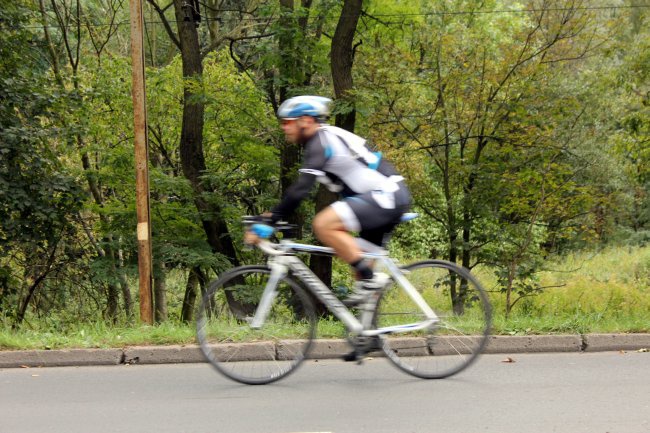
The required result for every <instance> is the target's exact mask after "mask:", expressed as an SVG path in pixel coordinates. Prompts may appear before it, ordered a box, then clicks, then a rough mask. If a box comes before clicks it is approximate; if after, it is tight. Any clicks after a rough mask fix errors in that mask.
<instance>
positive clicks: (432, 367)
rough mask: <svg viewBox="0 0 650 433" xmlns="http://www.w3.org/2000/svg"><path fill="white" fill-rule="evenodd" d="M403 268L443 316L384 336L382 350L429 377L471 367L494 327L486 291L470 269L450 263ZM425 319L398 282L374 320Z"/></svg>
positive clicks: (404, 322) (394, 360)
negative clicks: (421, 326) (417, 327)
mask: <svg viewBox="0 0 650 433" xmlns="http://www.w3.org/2000/svg"><path fill="white" fill-rule="evenodd" d="M402 270H403V271H404V273H405V275H406V277H407V279H408V280H409V282H410V283H411V284H412V285H413V287H415V289H416V290H417V291H418V292H419V293H420V295H421V296H422V298H423V299H424V301H425V302H426V303H427V304H428V305H429V307H430V308H431V309H432V310H433V311H434V312H435V313H436V315H437V316H438V319H439V321H438V322H437V323H434V324H433V325H431V326H430V327H429V328H427V329H425V330H414V331H409V332H399V333H398V332H395V333H393V334H390V335H386V336H384V337H383V338H382V349H383V350H384V352H385V353H386V355H387V356H388V359H390V361H391V362H392V363H393V364H395V365H396V366H397V367H398V368H400V369H401V370H403V371H405V372H406V373H409V374H411V375H413V376H416V377H420V378H424V379H440V378H444V377H448V376H451V375H454V374H456V373H458V372H460V371H461V370H463V369H465V368H467V367H468V366H469V365H470V364H471V363H472V362H474V360H476V358H477V356H478V355H479V354H480V353H481V351H482V350H483V349H484V347H485V345H486V344H487V339H488V335H489V332H490V320H491V308H490V303H489V300H488V297H487V295H486V293H485V290H484V289H483V287H482V286H481V284H480V283H479V282H478V281H477V280H476V279H475V278H474V277H473V276H472V275H471V274H470V272H469V271H467V270H466V269H465V268H462V267H460V266H458V265H456V264H454V263H451V262H446V261H442V260H427V261H422V262H417V263H413V264H411V265H408V266H406V267H404V268H402ZM425 319H426V318H425V316H424V313H423V312H422V311H421V309H420V308H418V307H417V306H416V305H415V303H414V302H413V301H412V300H411V298H410V297H409V296H408V295H407V294H406V292H405V291H404V290H402V289H401V288H400V287H398V286H397V284H394V285H393V286H392V287H390V288H389V289H388V290H387V291H386V292H385V293H384V294H383V295H382V297H381V299H380V300H379V304H378V306H377V312H376V316H375V325H376V326H377V328H383V327H389V326H396V325H407V324H417V323H421V322H422V321H423V320H425ZM407 328H408V327H404V329H407Z"/></svg>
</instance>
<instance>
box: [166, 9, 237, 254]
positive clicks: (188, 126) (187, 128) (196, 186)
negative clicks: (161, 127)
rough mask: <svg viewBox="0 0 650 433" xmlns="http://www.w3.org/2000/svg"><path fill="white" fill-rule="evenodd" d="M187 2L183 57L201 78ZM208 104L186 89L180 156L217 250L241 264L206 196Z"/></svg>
mask: <svg viewBox="0 0 650 433" xmlns="http://www.w3.org/2000/svg"><path fill="white" fill-rule="evenodd" d="M183 4H184V2H183V1H182V0H175V1H174V7H175V11H176V22H177V25H178V29H179V30H178V33H179V41H180V46H181V58H182V61H183V79H185V80H201V79H202V76H203V65H202V63H201V51H200V45H199V35H198V31H197V28H196V26H195V24H194V22H193V21H184V17H185V15H184V10H183ZM204 114H205V104H204V103H203V102H201V101H200V98H196V95H194V94H193V93H192V92H191V90H190V88H189V87H188V86H185V88H184V90H183V121H182V126H181V140H180V159H181V167H182V169H183V175H184V176H185V177H186V178H187V179H188V180H189V181H190V184H191V185H192V190H193V192H194V203H195V205H196V208H197V210H198V212H199V217H200V218H201V223H202V225H203V230H204V231H205V234H206V236H207V240H208V243H209V244H210V247H211V248H212V250H213V251H214V252H219V253H221V254H223V255H225V256H226V257H228V259H229V260H230V261H231V263H232V264H233V265H235V266H236V265H238V264H239V261H238V259H237V254H236V250H235V246H234V245H233V242H232V238H231V236H230V233H229V231H228V226H227V224H226V222H225V220H224V219H223V217H222V216H221V209H220V208H219V207H218V206H210V205H209V204H208V203H207V202H206V200H205V199H204V198H203V194H204V193H205V192H208V191H206V190H205V188H204V186H203V184H202V181H201V176H202V175H203V173H204V172H205V170H206V164H205V155H204V153H203V122H204Z"/></svg>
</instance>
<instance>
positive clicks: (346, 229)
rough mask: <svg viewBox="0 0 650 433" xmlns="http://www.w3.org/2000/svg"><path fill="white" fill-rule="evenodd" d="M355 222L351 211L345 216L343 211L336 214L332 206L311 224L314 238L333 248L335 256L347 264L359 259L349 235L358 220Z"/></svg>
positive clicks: (353, 241) (358, 250)
mask: <svg viewBox="0 0 650 433" xmlns="http://www.w3.org/2000/svg"><path fill="white" fill-rule="evenodd" d="M338 203H341V202H338ZM340 214H343V216H341V215H340ZM345 219H347V221H345ZM355 220H356V216H355V215H354V213H352V210H351V209H350V210H349V212H347V215H346V212H345V210H344V211H343V212H342V211H341V210H339V211H338V212H337V210H336V206H334V205H333V206H329V207H327V208H325V209H323V210H322V211H320V212H319V213H318V214H317V215H316V216H315V217H314V222H313V227H314V233H315V234H316V237H317V238H318V239H319V240H320V241H321V242H322V243H323V244H325V245H326V246H328V247H330V248H333V249H334V251H335V252H336V255H337V256H338V257H340V258H341V259H342V260H344V261H345V262H346V263H349V264H352V263H355V262H356V261H358V260H359V259H360V258H361V249H360V248H359V246H358V245H357V243H356V242H355V240H354V237H352V235H351V234H350V231H353V230H354V224H358V220H356V221H357V222H356V223H355ZM350 227H351V228H352V229H350Z"/></svg>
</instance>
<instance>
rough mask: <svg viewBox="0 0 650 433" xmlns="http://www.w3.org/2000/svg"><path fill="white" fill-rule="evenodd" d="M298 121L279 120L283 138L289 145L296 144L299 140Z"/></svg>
mask: <svg viewBox="0 0 650 433" xmlns="http://www.w3.org/2000/svg"><path fill="white" fill-rule="evenodd" d="M299 120H300V119H281V120H280V125H281V126H282V131H284V137H285V138H286V139H287V141H288V142H289V143H297V142H298V139H299V138H300V127H299V126H298V121H299Z"/></svg>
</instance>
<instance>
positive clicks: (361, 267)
mask: <svg viewBox="0 0 650 433" xmlns="http://www.w3.org/2000/svg"><path fill="white" fill-rule="evenodd" d="M352 267H353V268H354V269H356V271H357V272H358V273H359V276H360V277H361V279H362V280H370V279H372V275H373V272H372V268H371V267H370V266H368V262H367V261H366V260H364V259H360V260H357V261H356V262H354V263H352Z"/></svg>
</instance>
